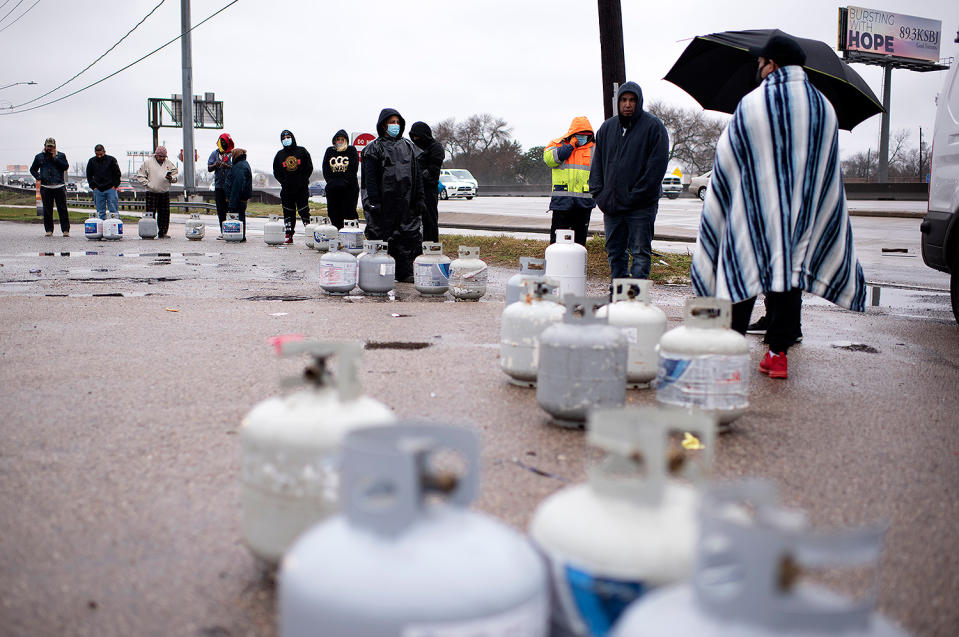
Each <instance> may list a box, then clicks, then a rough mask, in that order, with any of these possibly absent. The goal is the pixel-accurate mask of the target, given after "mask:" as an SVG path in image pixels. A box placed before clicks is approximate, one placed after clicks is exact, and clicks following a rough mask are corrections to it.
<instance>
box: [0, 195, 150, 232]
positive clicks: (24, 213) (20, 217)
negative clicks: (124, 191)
mask: <svg viewBox="0 0 959 637" xmlns="http://www.w3.org/2000/svg"><path fill="white" fill-rule="evenodd" d="M34 201H36V200H34ZM34 201H31V202H30V203H34ZM69 216H70V223H71V224H74V223H78V224H80V225H81V226H82V225H83V222H84V221H86V220H87V219H89V218H90V213H89V212H74V211H72V210H71V211H70V215H69ZM120 219H122V220H123V221H124V222H129V223H137V222H138V221H140V217H131V216H130V215H124V214H121V215H120ZM0 221H16V222H18V223H40V224H42V223H43V217H38V216H37V209H36V208H10V207H4V206H0ZM53 225H55V226H56V227H58V228H59V227H60V217H59V216H57V211H56V208H54V210H53Z"/></svg>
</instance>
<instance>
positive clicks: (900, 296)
mask: <svg viewBox="0 0 959 637" xmlns="http://www.w3.org/2000/svg"><path fill="white" fill-rule="evenodd" d="M803 304H810V305H832V304H831V303H830V302H829V301H826V300H825V299H822V298H819V297H818V296H813V295H810V294H807V295H804V296H803ZM869 308H882V309H886V310H890V311H893V312H895V313H896V314H901V313H902V312H903V311H910V312H919V313H923V312H924V313H930V312H948V313H949V314H951V313H952V300H951V298H950V296H949V291H948V290H937V289H931V288H919V287H907V286H899V285H877V284H866V309H867V311H868V309H869ZM910 316H912V314H910ZM919 316H921V314H919Z"/></svg>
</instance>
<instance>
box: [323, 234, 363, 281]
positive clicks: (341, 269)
mask: <svg viewBox="0 0 959 637" xmlns="http://www.w3.org/2000/svg"><path fill="white" fill-rule="evenodd" d="M339 244H340V242H339V239H330V240H329V244H328V251H327V253H326V254H324V255H323V256H321V257H320V287H321V288H323V289H324V290H326V292H327V293H328V294H349V293H350V291H351V290H353V288H355V287H356V278H357V276H356V275H357V267H356V257H354V256H353V255H352V254H350V253H349V252H344V251H343V250H340V249H339Z"/></svg>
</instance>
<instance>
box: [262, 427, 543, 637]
mask: <svg viewBox="0 0 959 637" xmlns="http://www.w3.org/2000/svg"><path fill="white" fill-rule="evenodd" d="M444 452H445V453H449V454H455V455H456V456H458V457H459V458H461V459H462V460H464V461H465V463H466V472H465V473H464V474H463V475H450V474H444V473H439V472H438V471H437V469H435V468H433V466H434V465H433V463H435V462H437V461H438V460H439V459H440V458H441V457H442V456H441V455H440V454H443V453H444ZM342 458H343V460H342V467H343V469H342V479H341V487H340V498H341V500H342V505H343V513H342V514H340V515H337V516H336V517H333V518H331V519H329V520H327V521H326V522H323V523H321V524H318V525H316V526H315V527H314V528H312V529H310V530H309V531H308V532H306V533H304V534H303V536H302V537H301V538H300V539H299V540H297V541H296V543H295V544H294V545H293V547H292V548H291V549H290V551H289V553H287V554H286V556H285V557H284V558H283V563H282V566H281V569H280V574H279V578H278V605H279V613H278V614H279V630H278V633H279V635H280V637H315V636H316V635H319V634H322V635H323V636H324V637H386V636H389V637H427V636H429V637H512V636H516V637H520V636H522V637H546V630H547V623H548V618H547V613H548V604H549V597H548V588H547V586H548V584H547V579H546V571H545V568H544V567H543V563H542V560H541V559H540V557H539V556H538V555H537V554H536V552H535V551H534V550H533V549H532V547H530V545H529V543H528V542H527V541H526V540H525V539H524V538H523V537H522V536H520V535H519V534H518V533H516V531H514V530H512V529H510V528H509V527H507V526H506V525H505V524H503V523H501V522H499V521H497V520H494V519H493V518H491V517H489V516H486V515H483V514H480V513H475V512H473V511H470V510H469V509H468V505H469V503H470V502H471V501H472V500H473V498H474V497H475V495H476V492H477V490H478V481H479V479H478V477H477V476H478V472H479V463H480V456H479V442H478V440H477V438H476V434H474V433H473V432H471V431H469V430H466V429H459V428H453V427H439V426H435V425H417V424H405V423H401V424H399V425H397V426H394V427H377V428H373V429H366V430H363V431H354V432H352V433H350V434H349V435H348V436H347V437H346V439H345V440H344V441H343V456H342Z"/></svg>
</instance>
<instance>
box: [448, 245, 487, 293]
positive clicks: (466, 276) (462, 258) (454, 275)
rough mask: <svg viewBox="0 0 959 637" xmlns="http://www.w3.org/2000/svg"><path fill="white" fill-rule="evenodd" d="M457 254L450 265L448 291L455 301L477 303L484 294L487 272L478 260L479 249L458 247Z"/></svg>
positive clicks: (483, 264) (480, 260)
mask: <svg viewBox="0 0 959 637" xmlns="http://www.w3.org/2000/svg"><path fill="white" fill-rule="evenodd" d="M458 254H459V256H458V257H457V258H456V259H455V260H454V261H453V262H452V263H450V291H451V293H452V294H453V298H454V299H456V300H457V301H478V300H479V299H480V298H481V297H482V296H483V295H484V294H486V279H487V278H488V277H489V270H488V269H487V267H486V263H484V262H483V260H482V259H480V258H479V248H477V247H468V246H460V247H459V252H458Z"/></svg>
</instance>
